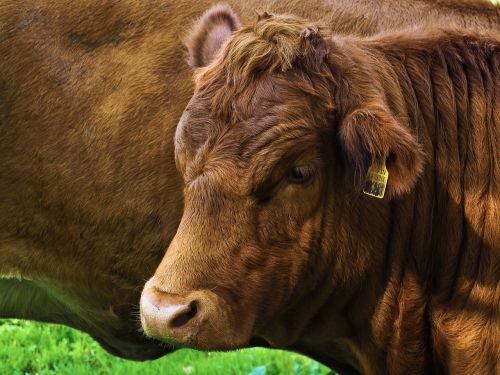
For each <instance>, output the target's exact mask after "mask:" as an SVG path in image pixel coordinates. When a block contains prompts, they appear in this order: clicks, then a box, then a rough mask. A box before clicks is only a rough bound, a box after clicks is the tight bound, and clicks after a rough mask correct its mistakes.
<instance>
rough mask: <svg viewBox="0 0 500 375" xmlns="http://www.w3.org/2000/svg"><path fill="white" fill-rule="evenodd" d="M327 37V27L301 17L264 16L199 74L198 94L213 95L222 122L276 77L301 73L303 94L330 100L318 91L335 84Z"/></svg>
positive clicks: (234, 38) (238, 33)
mask: <svg viewBox="0 0 500 375" xmlns="http://www.w3.org/2000/svg"><path fill="white" fill-rule="evenodd" d="M325 36H326V35H325V31H324V29H323V28H322V27H321V26H318V25H316V24H313V23H310V22H308V21H305V20H303V19H301V18H299V17H296V16H282V15H279V16H278V15H276V16H275V15H270V14H268V13H263V14H261V15H258V17H257V20H256V21H255V22H254V23H253V24H252V25H250V26H246V27H243V28H241V29H240V30H238V31H236V32H235V33H234V34H233V36H232V37H231V38H230V39H229V40H228V41H227V43H226V44H225V46H224V47H223V48H222V51H221V53H220V54H219V55H218V57H217V58H216V59H215V60H214V61H213V62H212V63H211V64H210V65H208V66H207V67H204V68H200V69H198V71H197V73H196V82H197V86H198V91H200V90H207V91H209V92H210V95H211V97H213V105H212V109H213V112H215V113H216V114H218V115H220V116H222V117H231V113H229V112H233V115H234V112H235V111H234V100H235V99H236V98H240V97H241V95H242V94H243V93H244V92H245V91H248V90H250V91H254V90H255V85H256V83H257V82H258V81H259V80H260V79H262V78H269V76H271V75H280V74H286V73H288V72H293V73H296V75H297V77H299V78H301V79H299V80H297V81H296V85H295V86H297V88H298V89H299V90H301V91H304V92H305V93H307V94H309V95H313V96H318V97H323V98H325V96H326V95H325V92H324V90H323V89H324V87H323V89H322V87H317V86H318V84H319V83H320V82H321V81H324V80H325V78H327V79H331V72H330V70H329V67H328V64H327V62H326V58H327V55H328V48H327V44H326V42H325V40H326V39H325ZM297 77H296V78H297ZM302 78H303V79H302ZM319 86H321V84H319ZM248 99H250V98H248Z"/></svg>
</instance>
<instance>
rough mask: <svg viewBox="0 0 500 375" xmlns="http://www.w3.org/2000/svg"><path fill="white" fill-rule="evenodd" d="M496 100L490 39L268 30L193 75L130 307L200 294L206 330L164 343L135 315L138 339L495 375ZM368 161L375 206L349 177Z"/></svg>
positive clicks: (271, 26) (168, 334) (497, 55)
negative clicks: (143, 277)
mask: <svg viewBox="0 0 500 375" xmlns="http://www.w3.org/2000/svg"><path fill="white" fill-rule="evenodd" d="M499 89H500V35H499V34H498V33H496V32H492V33H490V34H484V35H483V34H478V33H472V32H464V31H462V30H437V29H432V30H425V29H424V30H420V31H419V30H413V31H405V32H391V33H383V34H381V35H377V36H374V37H371V38H359V37H343V36H339V35H333V36H332V35H330V33H329V32H328V31H325V28H322V27H320V26H318V25H315V24H314V23H310V22H307V21H304V20H302V19H300V18H297V17H294V16H269V15H268V14H264V15H262V16H260V17H259V18H258V20H257V21H255V22H254V23H253V24H251V25H249V26H246V27H243V28H242V29H240V30H238V31H237V32H236V33H234V34H233V36H232V37H231V38H230V39H229V40H228V41H227V42H226V43H225V44H224V47H223V50H222V51H221V52H220V53H219V54H217V56H216V57H215V59H214V60H213V61H212V63H211V64H210V65H208V66H207V67H205V68H202V69H201V70H198V71H197V72H196V89H195V94H194V96H193V97H192V99H191V101H190V102H189V104H188V106H187V108H186V111H185V112H184V115H183V117H182V120H181V122H180V123H179V125H178V129H177V135H176V158H177V160H178V166H179V168H180V171H181V173H182V175H183V178H184V186H185V188H184V198H185V206H184V213H183V217H182V219H181V223H180V226H179V229H178V231H177V234H176V235H175V237H174V239H173V240H172V242H171V244H170V246H169V248H168V250H167V253H166V255H165V257H164V259H163V261H162V263H161V264H160V266H159V267H158V269H157V271H156V273H155V276H154V277H153V279H151V280H150V281H149V282H148V284H147V285H146V288H145V290H144V292H143V297H144V298H146V297H147V295H148V293H152V292H154V293H157V294H158V293H160V294H161V293H163V294H165V295H176V296H189V295H193V293H196V296H197V297H196V298H197V301H198V303H199V304H200V306H201V307H200V310H201V312H200V313H199V314H201V315H202V318H200V319H201V320H200V321H201V322H202V323H200V325H199V326H196V331H193V332H189V331H188V333H186V336H185V338H184V337H182V336H180V335H179V334H176V335H175V336H174V333H172V331H171V330H169V327H168V325H166V324H165V325H160V326H155V327H156V328H155V327H153V328H152V326H148V314H149V311H148V310H146V309H143V311H142V315H143V324H144V325H145V326H146V327H147V330H146V332H148V333H149V334H151V335H153V336H154V337H156V338H160V339H163V340H166V341H168V342H171V343H172V342H173V343H179V344H183V345H190V346H193V347H197V348H203V349H214V348H234V347H240V346H245V345H247V343H248V342H249V340H250V339H251V338H252V337H259V338H263V339H265V340H266V341H267V342H268V343H269V344H270V345H272V346H276V347H281V348H284V347H285V348H293V349H295V350H298V351H301V352H303V353H306V354H308V355H311V356H313V357H315V358H318V359H320V360H322V361H323V362H325V363H327V364H329V365H331V366H332V367H334V368H338V369H340V370H345V371H353V372H359V373H363V374H385V373H388V374H402V373H411V374H428V373H453V374H466V373H467V374H468V373H477V374H493V373H498V372H499V371H500V364H499V362H498V358H499V345H498V343H499V340H498V337H499V321H498V319H499V316H500V315H499V313H500V311H499V306H500V294H499V292H500V289H499V285H500V283H499V281H500V280H499V275H500V258H499V250H500V249H499V247H498V246H499V244H500V241H499V240H500V227H499V224H498V223H499V220H498V218H499V214H500V203H499V199H500V191H499V185H498V181H500V169H499V166H498V158H499V155H498V150H500V145H499V141H498V133H499V130H500V101H499V100H500V99H499ZM380 155H386V156H388V157H389V159H388V170H389V176H390V177H389V186H388V189H389V191H388V192H389V196H388V197H386V198H385V199H383V200H381V201H377V200H375V199H373V198H369V197H367V196H364V195H363V194H362V193H361V191H360V186H358V184H357V182H356V179H353V176H355V175H356V172H357V171H358V172H360V173H361V174H362V175H364V174H365V173H366V169H367V168H368V166H369V165H370V163H371V161H372V160H373V159H374V158H376V157H378V156H380ZM294 167H301V168H303V169H305V170H306V171H310V173H311V176H312V177H311V179H309V180H306V181H305V182H304V183H298V182H297V181H296V180H294V179H292V178H290V176H291V175H290V171H292V170H293V168H294ZM207 301H208V302H207ZM204 304H206V305H207V306H209V308H206V309H204ZM165 323H168V322H165Z"/></svg>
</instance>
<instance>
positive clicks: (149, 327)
mask: <svg viewBox="0 0 500 375" xmlns="http://www.w3.org/2000/svg"><path fill="white" fill-rule="evenodd" d="M199 315H200V302H199V301H197V300H196V299H194V298H189V296H181V295H178V294H171V293H165V292H163V291H160V290H159V289H156V288H154V287H153V288H148V289H145V290H144V291H143V293H142V296H141V322H142V326H143V329H144V332H145V333H146V335H148V336H151V337H154V338H160V339H167V340H168V339H170V340H171V341H174V342H181V343H183V342H185V341H186V340H187V339H188V338H189V337H192V336H193V335H194V334H196V331H197V330H198V328H199V324H200V319H199Z"/></svg>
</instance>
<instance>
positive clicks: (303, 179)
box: [287, 167, 313, 184]
mask: <svg viewBox="0 0 500 375" xmlns="http://www.w3.org/2000/svg"><path fill="white" fill-rule="evenodd" d="M312 177H313V171H312V169H311V168H307V167H293V168H291V169H289V170H288V174H287V179H288V181H289V182H291V183H294V184H305V183H307V182H309V181H310V180H311V179H312Z"/></svg>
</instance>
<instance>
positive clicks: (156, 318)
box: [141, 279, 253, 350]
mask: <svg viewBox="0 0 500 375" xmlns="http://www.w3.org/2000/svg"><path fill="white" fill-rule="evenodd" d="M238 315H239V314H237V313H235V312H234V311H232V309H231V308H230V306H229V305H228V304H227V303H226V302H225V301H224V299H223V298H221V297H220V296H218V295H217V294H215V293H214V292H212V291H209V290H197V291H193V292H189V293H186V294H182V295H181V294H176V293H172V292H168V293H167V292H165V291H162V290H160V289H158V288H157V287H155V286H154V280H153V279H151V280H150V281H149V282H148V283H147V284H146V286H145V288H144V290H143V292H142V296H141V324H142V327H143V330H144V333H145V334H146V335H147V336H149V337H151V338H154V339H156V340H160V341H162V342H165V343H167V344H169V345H172V346H174V347H189V348H194V349H200V350H229V349H236V348H242V347H246V346H248V343H249V341H250V338H251V331H252V325H253V324H252V322H251V321H250V322H249V320H252V319H248V315H247V319H237V316H238ZM248 323H249V324H248Z"/></svg>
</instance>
